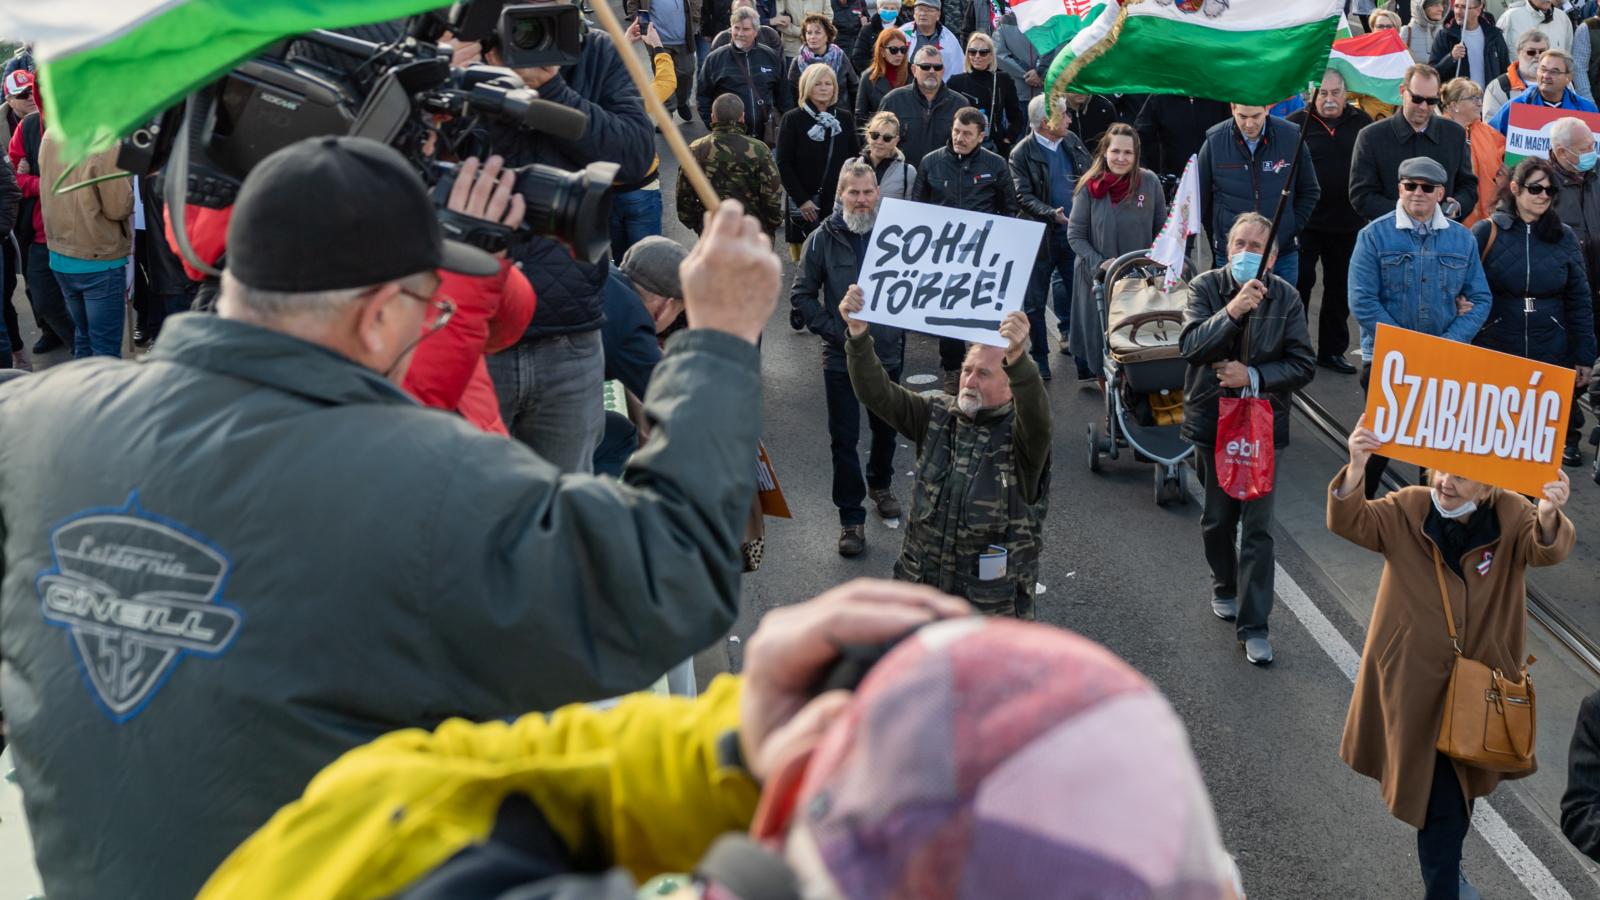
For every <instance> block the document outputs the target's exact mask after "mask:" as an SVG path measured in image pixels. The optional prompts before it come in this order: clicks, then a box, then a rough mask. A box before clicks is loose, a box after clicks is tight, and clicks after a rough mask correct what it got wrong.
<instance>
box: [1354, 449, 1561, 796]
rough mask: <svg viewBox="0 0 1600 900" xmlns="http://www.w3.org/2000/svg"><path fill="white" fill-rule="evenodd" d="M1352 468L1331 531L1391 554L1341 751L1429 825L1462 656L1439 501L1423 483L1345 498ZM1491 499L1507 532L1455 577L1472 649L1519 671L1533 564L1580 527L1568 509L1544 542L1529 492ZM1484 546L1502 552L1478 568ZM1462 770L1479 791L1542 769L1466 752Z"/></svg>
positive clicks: (1462, 630)
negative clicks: (1441, 565)
mask: <svg viewBox="0 0 1600 900" xmlns="http://www.w3.org/2000/svg"><path fill="white" fill-rule="evenodd" d="M1343 478H1344V471H1343V470H1340V472H1339V474H1338V475H1336V476H1334V479H1333V485H1331V486H1330V487H1329V489H1328V530H1329V531H1332V532H1333V533H1334V534H1337V535H1339V536H1340V537H1342V538H1344V539H1346V540H1348V541H1350V542H1352V543H1354V544H1358V545H1360V546H1362V547H1366V548H1367V549H1368V550H1375V551H1377V552H1379V553H1382V554H1383V579H1382V581H1380V582H1379V583H1378V600H1377V605H1376V606H1374V608H1373V610H1372V623H1371V625H1369V626H1368V628H1367V643H1366V646H1365V647H1363V648H1362V650H1361V668H1360V671H1359V672H1358V673H1357V675H1356V687H1355V693H1354V694H1353V695H1352V696H1351V698H1350V712H1349V714H1348V715H1347V716H1346V717H1345V722H1344V740H1343V741H1342V742H1341V743H1340V745H1339V757H1340V758H1341V759H1343V760H1344V761H1345V762H1346V763H1347V764H1349V766H1350V768H1352V769H1355V770H1356V771H1357V772H1360V773H1361V774H1363V775H1366V776H1368V777H1371V778H1376V779H1378V781H1379V782H1380V783H1381V784H1382V786H1383V800H1384V803H1385V804H1387V805H1388V807H1389V812H1390V813H1392V814H1393V815H1394V817H1395V818H1397V819H1400V820H1401V821H1403V822H1406V823H1408V824H1410V825H1412V826H1414V827H1416V828H1421V827H1422V825H1423V823H1424V821H1425V820H1426V818H1427V809H1428V792H1429V790H1430V788H1431V785H1432V784H1433V764H1434V760H1435V758H1436V757H1435V753H1434V742H1435V741H1437V740H1438V737H1439V723H1440V720H1441V719H1442V718H1443V710H1444V694H1445V687H1446V685H1447V684H1448V682H1449V680H1450V669H1451V667H1452V665H1454V661H1455V652H1454V651H1453V650H1452V649H1451V647H1450V631H1449V629H1448V627H1447V626H1446V625H1445V618H1444V604H1443V603H1441V602H1440V598H1439V586H1438V582H1437V581H1436V580H1435V577H1434V566H1433V547H1434V543H1433V540H1432V539H1431V538H1429V537H1428V536H1427V535H1425V534H1424V533H1423V523H1424V521H1426V519H1427V516H1428V510H1429V509H1431V508H1432V505H1433V501H1432V500H1431V499H1430V498H1429V493H1428V489H1427V488H1423V487H1408V488H1404V489H1402V490H1400V491H1398V492H1396V493H1392V494H1389V495H1387V496H1385V497H1382V498H1380V499H1377V500H1365V499H1363V497H1362V491H1361V488H1360V487H1359V486H1358V487H1356V488H1355V489H1354V490H1352V491H1351V492H1350V494H1349V496H1347V497H1343V498H1339V497H1337V496H1335V494H1334V491H1333V488H1334V487H1337V486H1338V484H1339V482H1340V481H1341V480H1342V479H1343ZM1483 505H1484V506H1485V507H1488V508H1492V509H1493V510H1494V512H1495V514H1496V515H1497V516H1498V517H1499V519H1500V538H1499V540H1498V541H1497V542H1496V543H1495V544H1493V545H1492V546H1485V547H1475V548H1473V549H1471V550H1469V551H1467V553H1466V555H1464V556H1463V557H1462V566H1461V569H1462V571H1463V572H1465V573H1466V579H1465V583H1463V579H1462V578H1460V577H1458V576H1457V575H1456V574H1455V573H1454V572H1453V571H1451V570H1450V567H1449V566H1448V565H1447V566H1446V567H1445V570H1444V577H1445V584H1446V585H1448V586H1449V590H1450V605H1451V611H1452V614H1453V615H1454V616H1455V620H1456V630H1457V632H1458V634H1460V636H1461V649H1462V652H1463V653H1464V654H1465V655H1467V656H1469V657H1471V658H1473V659H1476V660H1479V661H1480V662H1482V663H1484V664H1485V665H1488V666H1490V667H1494V668H1499V669H1502V670H1504V671H1506V672H1516V671H1520V670H1521V668H1522V664H1523V662H1524V660H1525V659H1526V655H1525V654H1526V648H1525V646H1524V639H1525V634H1526V623H1527V601H1528V598H1527V593H1526V590H1525V585H1524V580H1523V575H1524V571H1525V569H1526V568H1527V567H1528V566H1548V565H1554V564H1555V563H1558V562H1560V561H1562V560H1563V559H1566V558H1567V554H1568V553H1569V552H1571V550H1572V545H1573V542H1574V541H1575V540H1576V532H1575V531H1574V530H1573V527H1572V521H1571V520H1570V519H1568V518H1567V517H1566V516H1564V515H1563V516H1560V525H1559V528H1558V530H1557V534H1556V538H1555V541H1554V542H1553V543H1550V544H1541V543H1539V540H1538V520H1537V515H1536V511H1535V508H1534V506H1533V504H1531V503H1529V502H1528V501H1527V499H1526V498H1524V497H1522V496H1519V495H1517V494H1514V493H1512V492H1510V491H1502V490H1498V489H1496V490H1495V491H1493V492H1492V493H1491V494H1490V496H1489V499H1488V500H1487V501H1485V503H1484V504H1483ZM1485 550H1489V551H1491V552H1492V553H1493V559H1492V561H1491V563H1490V565H1489V567H1488V570H1487V571H1486V572H1484V573H1483V574H1481V575H1480V574H1479V573H1478V566H1479V564H1480V563H1481V562H1482V561H1483V556H1484V551H1485ZM1455 769H1456V778H1457V780H1459V781H1460V782H1461V788H1462V791H1463V793H1464V794H1465V796H1466V797H1467V798H1469V799H1470V798H1473V797H1482V796H1485V795H1487V794H1488V793H1490V792H1491V791H1493V790H1494V789H1495V786H1496V785H1498V784H1499V783H1500V779H1501V778H1519V777H1522V776H1524V775H1530V774H1532V773H1533V769H1529V770H1528V771H1527V772H1522V773H1518V774H1516V775H1502V774H1501V773H1498V772H1489V771H1485V770H1483V769H1478V768H1474V767H1471V766H1465V765H1462V764H1460V763H1456V764H1455Z"/></svg>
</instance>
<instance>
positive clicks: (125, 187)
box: [35, 128, 134, 260]
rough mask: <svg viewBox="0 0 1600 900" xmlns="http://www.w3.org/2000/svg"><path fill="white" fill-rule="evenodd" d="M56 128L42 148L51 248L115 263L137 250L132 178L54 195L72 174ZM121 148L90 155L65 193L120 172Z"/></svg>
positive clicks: (42, 196) (44, 202) (46, 222)
mask: <svg viewBox="0 0 1600 900" xmlns="http://www.w3.org/2000/svg"><path fill="white" fill-rule="evenodd" d="M55 134H56V132H55V129H54V128H47V129H45V132H44V140H43V141H42V142H41V143H40V145H39V171H38V172H37V173H35V174H37V175H38V176H39V204H40V206H41V207H42V208H43V213H44V232H45V237H46V239H47V240H48V242H49V244H50V249H51V250H52V251H54V252H56V253H60V254H62V255H63V256H71V257H73V258H75V259H95V260H112V259H121V258H122V257H124V256H127V255H128V251H129V250H131V249H132V248H133V199H134V198H133V178H131V177H122V178H113V179H111V180H108V181H102V182H100V183H98V184H93V185H90V186H88V187H83V188H78V189H77V190H73V191H62V192H60V193H58V192H56V191H55V190H52V188H53V187H54V186H55V183H56V181H57V179H59V178H60V177H61V174H62V173H63V172H66V171H67V162H66V159H65V158H64V157H63V156H62V153H61V143H60V142H59V141H58V140H57V139H56V136H55ZM119 171H121V170H120V169H118V168H117V148H115V147H112V148H109V149H106V150H102V151H100V152H99V153H96V154H94V155H93V156H90V157H89V158H87V159H85V160H84V161H83V162H81V163H79V164H78V167H77V168H76V169H73V170H72V171H71V173H70V174H68V175H67V178H66V181H65V182H63V183H62V185H61V186H62V187H63V188H67V187H71V186H73V185H75V184H81V183H83V182H86V181H90V180H92V179H95V178H99V177H101V176H103V175H109V174H111V173H113V172H119Z"/></svg>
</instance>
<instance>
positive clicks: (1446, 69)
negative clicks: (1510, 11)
mask: <svg viewBox="0 0 1600 900" xmlns="http://www.w3.org/2000/svg"><path fill="white" fill-rule="evenodd" d="M1478 28H1479V29H1481V30H1482V31H1483V70H1484V75H1485V78H1486V79H1487V76H1490V75H1498V74H1499V73H1501V72H1504V71H1505V70H1506V66H1509V65H1511V51H1510V50H1509V49H1508V48H1507V46H1506V39H1505V36H1504V35H1502V34H1501V33H1500V29H1499V27H1498V26H1496V25H1495V24H1494V20H1493V19H1490V18H1489V17H1488V16H1486V15H1480V16H1479V17H1478ZM1459 43H1461V26H1460V25H1459V24H1457V23H1456V21H1455V16H1454V15H1451V16H1447V17H1446V18H1445V23H1444V27H1443V28H1441V29H1439V34H1438V36H1437V37H1435V38H1434V39H1433V49H1432V50H1431V51H1429V52H1428V65H1430V66H1433V67H1434V68H1435V69H1438V70H1439V78H1440V79H1441V80H1443V81H1449V80H1450V79H1452V78H1468V77H1471V75H1472V73H1471V72H1470V71H1468V70H1469V69H1470V63H1468V61H1467V57H1462V58H1461V59H1459V60H1458V59H1455V58H1454V57H1452V56H1451V55H1450V51H1451V50H1454V49H1455V46H1456V45H1457V44H1459Z"/></svg>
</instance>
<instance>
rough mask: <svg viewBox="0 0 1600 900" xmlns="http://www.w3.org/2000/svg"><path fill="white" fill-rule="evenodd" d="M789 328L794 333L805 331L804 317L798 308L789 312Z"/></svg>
mask: <svg viewBox="0 0 1600 900" xmlns="http://www.w3.org/2000/svg"><path fill="white" fill-rule="evenodd" d="M789 327H790V328H793V329H794V330H795V331H805V330H806V317H805V316H804V315H803V314H802V313H801V312H800V307H798V306H797V307H794V308H793V309H791V310H789Z"/></svg>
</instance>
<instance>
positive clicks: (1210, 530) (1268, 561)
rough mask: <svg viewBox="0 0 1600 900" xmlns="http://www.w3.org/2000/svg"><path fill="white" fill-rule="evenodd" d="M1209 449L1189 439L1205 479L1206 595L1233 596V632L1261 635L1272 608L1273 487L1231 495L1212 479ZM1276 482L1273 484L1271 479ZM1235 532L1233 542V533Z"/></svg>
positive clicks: (1214, 464)
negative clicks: (1257, 494) (1256, 495)
mask: <svg viewBox="0 0 1600 900" xmlns="http://www.w3.org/2000/svg"><path fill="white" fill-rule="evenodd" d="M1215 452H1216V451H1215V449H1213V448H1211V447H1204V446H1200V445H1198V444H1197V445H1195V448H1194V460H1195V468H1197V469H1199V471H1200V479H1201V481H1202V482H1204V484H1205V489H1206V508H1205V511H1204V512H1202V513H1201V514H1200V540H1201V542H1202V543H1203V544H1204V545H1205V551H1206V564H1207V565H1208V566H1210V567H1211V595H1212V596H1213V597H1218V598H1221V597H1236V598H1238V600H1239V618H1238V619H1237V620H1236V621H1235V622H1234V632H1235V633H1236V634H1237V635H1238V636H1239V640H1241V641H1243V640H1246V639H1249V638H1253V637H1266V636H1267V616H1268V615H1270V614H1271V613H1272V590H1273V587H1272V582H1273V577H1272V576H1273V566H1274V560H1275V557H1274V554H1273V547H1274V545H1273V540H1272V506H1273V503H1274V501H1275V500H1276V498H1277V496H1278V495H1277V491H1276V490H1274V491H1273V492H1272V493H1270V494H1268V495H1266V496H1265V497H1262V498H1260V499H1258V500H1250V501H1244V500H1236V499H1234V498H1233V497H1230V496H1228V494H1227V493H1226V492H1225V491H1223V490H1222V487H1221V485H1219V484H1217V462H1216V457H1215V456H1214V455H1213V454H1214V453H1215ZM1274 487H1276V485H1274ZM1235 534H1237V535H1238V538H1239V544H1238V547H1237V548H1235V546H1234V535H1235Z"/></svg>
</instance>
